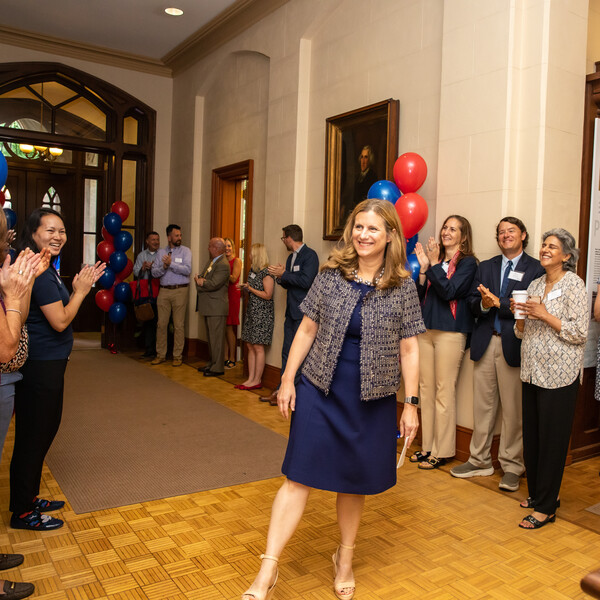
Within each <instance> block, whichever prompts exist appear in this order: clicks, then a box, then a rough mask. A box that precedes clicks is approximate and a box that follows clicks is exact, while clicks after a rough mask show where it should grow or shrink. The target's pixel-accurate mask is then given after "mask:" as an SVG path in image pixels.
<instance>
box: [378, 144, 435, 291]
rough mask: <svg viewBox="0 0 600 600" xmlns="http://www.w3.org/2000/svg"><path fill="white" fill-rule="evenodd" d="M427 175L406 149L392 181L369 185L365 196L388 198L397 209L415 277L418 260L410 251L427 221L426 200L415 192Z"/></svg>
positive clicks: (384, 180)
mask: <svg viewBox="0 0 600 600" xmlns="http://www.w3.org/2000/svg"><path fill="white" fill-rule="evenodd" d="M426 177H427V165H426V164H425V161H424V160H423V158H422V157H421V156H419V155H418V154H416V153H415V152H406V153H405V154H402V155H401V156H399V157H398V159H397V160H396V162H395V164H394V181H395V183H394V182H392V181H388V180H387V179H382V180H381V181H376V182H375V183H374V184H373V185H372V186H371V187H370V188H369V193H368V194H367V198H380V199H381V200H389V201H390V202H391V203H392V204H393V205H394V208H395V209H396V212H397V213H398V217H399V218H400V222H401V223H402V229H403V232H404V237H405V238H406V254H407V257H408V258H407V263H406V268H407V269H408V270H409V271H410V272H411V276H412V278H413V279H414V280H416V279H417V277H418V276H419V261H418V260H417V256H416V255H415V254H414V252H413V250H414V248H415V244H416V243H417V242H418V241H419V231H421V229H422V228H423V226H424V225H425V223H426V222H427V217H428V216H429V209H428V208H427V202H425V200H424V199H423V198H422V197H421V196H419V194H417V193H416V191H417V190H418V189H419V188H420V187H421V186H422V185H423V183H424V182H425V179H426Z"/></svg>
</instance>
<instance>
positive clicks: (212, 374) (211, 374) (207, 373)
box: [204, 371, 225, 377]
mask: <svg viewBox="0 0 600 600" xmlns="http://www.w3.org/2000/svg"><path fill="white" fill-rule="evenodd" d="M219 375H225V371H204V377H218V376H219Z"/></svg>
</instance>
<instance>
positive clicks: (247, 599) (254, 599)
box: [241, 554, 346, 600]
mask: <svg viewBox="0 0 600 600" xmlns="http://www.w3.org/2000/svg"><path fill="white" fill-rule="evenodd" d="M260 559H261V560H274V561H275V562H276V563H278V562H279V558H277V557H276V556H271V555H270V554H261V555H260ZM277 579H279V569H277V571H276V572H275V581H274V582H273V583H272V584H271V585H270V586H269V589H268V590H267V592H266V594H265V595H264V596H263V595H262V594H259V593H257V592H251V591H250V590H248V591H246V592H244V593H243V594H242V598H241V600H270V599H271V597H272V596H273V592H274V591H275V585H276V584H277ZM250 587H252V586H250ZM344 597H346V596H344Z"/></svg>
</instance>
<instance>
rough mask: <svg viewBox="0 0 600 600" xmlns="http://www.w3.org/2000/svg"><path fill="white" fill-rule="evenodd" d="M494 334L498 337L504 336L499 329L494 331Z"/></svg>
mask: <svg viewBox="0 0 600 600" xmlns="http://www.w3.org/2000/svg"><path fill="white" fill-rule="evenodd" d="M492 335H496V336H498V337H502V334H501V333H499V332H498V331H492Z"/></svg>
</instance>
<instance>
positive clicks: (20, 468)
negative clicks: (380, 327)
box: [10, 208, 105, 531]
mask: <svg viewBox="0 0 600 600" xmlns="http://www.w3.org/2000/svg"><path fill="white" fill-rule="evenodd" d="M66 241H67V233H66V230H65V224H64V221H63V219H62V217H61V215H60V213H58V212H56V211H54V210H51V209H49V208H38V209H36V210H34V211H33V212H32V213H31V215H30V216H29V218H28V220H27V223H26V224H25V228H24V230H23V232H22V235H21V239H20V247H21V249H25V248H31V249H32V250H33V251H34V252H40V251H41V250H42V249H44V248H48V250H49V251H50V255H51V256H52V258H53V259H54V258H56V257H57V256H58V255H59V254H60V252H61V250H62V248H63V246H64V245H65V243H66ZM104 268H105V265H104V264H101V263H96V265H94V266H86V267H84V268H83V269H82V270H81V272H80V273H79V274H78V275H76V276H75V277H74V278H73V292H72V293H71V294H69V292H68V291H67V289H66V288H65V286H64V284H63V282H62V281H61V278H60V276H59V274H58V272H57V271H56V269H55V268H54V267H53V266H50V267H49V268H48V269H47V270H46V271H45V272H44V273H42V275H40V276H39V277H38V278H37V279H36V280H35V283H34V285H33V291H32V294H31V305H30V309H29V316H28V317H27V328H28V330H29V358H28V359H27V362H26V363H25V365H24V366H23V367H22V368H21V373H22V374H23V380H22V381H20V382H19V383H18V384H17V385H16V395H15V447H14V450H13V456H12V461H11V463H10V510H11V511H12V513H13V514H12V517H11V520H10V526H11V527H13V528H15V529H33V530H35V531H44V530H48V529H57V528H58V527H61V526H62V524H63V521H61V520H60V519H54V518H52V517H50V516H48V515H42V513H43V512H48V511H53V510H58V509H60V508H62V507H63V505H64V502H62V501H49V500H43V499H41V498H38V497H37V495H38V493H39V487H40V481H41V478H42V466H43V463H44V458H45V457H46V453H47V452H48V449H49V448H50V445H51V444H52V441H53V440H54V436H55V435H56V432H57V431H58V427H59V425H60V419H61V416H62V403H63V387H64V373H65V369H66V367H67V360H68V359H69V355H70V354H71V349H72V347H73V329H72V327H71V322H72V321H73V319H74V318H75V316H76V315H77V311H78V310H79V307H80V306H81V303H82V302H83V299H84V298H85V297H86V296H87V294H88V293H89V291H90V290H91V288H92V285H93V284H94V282H96V281H97V280H98V278H99V277H100V276H101V275H102V273H103V272H104Z"/></svg>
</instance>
